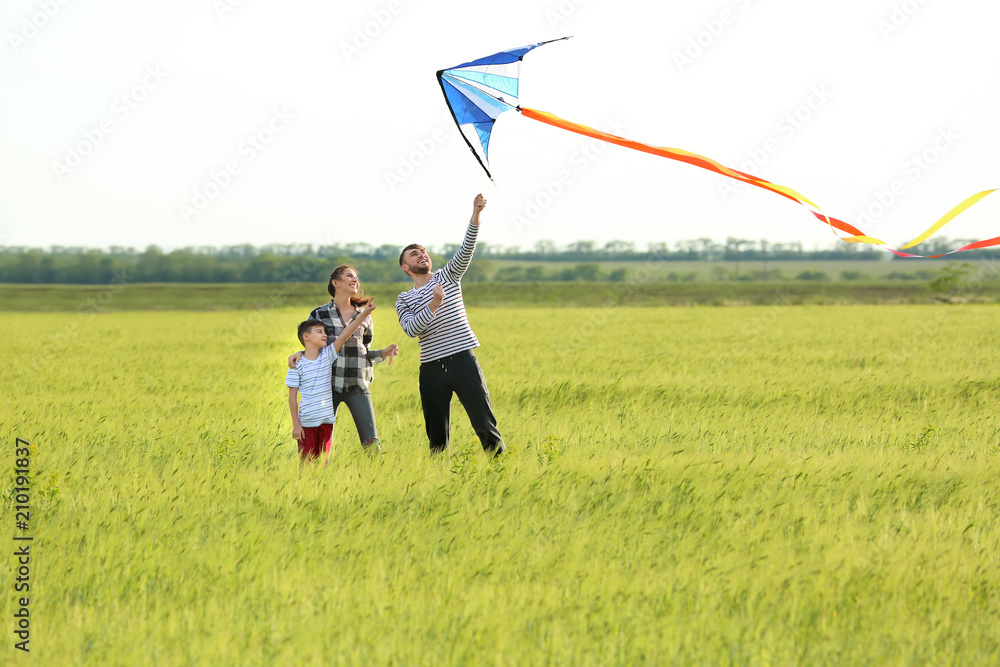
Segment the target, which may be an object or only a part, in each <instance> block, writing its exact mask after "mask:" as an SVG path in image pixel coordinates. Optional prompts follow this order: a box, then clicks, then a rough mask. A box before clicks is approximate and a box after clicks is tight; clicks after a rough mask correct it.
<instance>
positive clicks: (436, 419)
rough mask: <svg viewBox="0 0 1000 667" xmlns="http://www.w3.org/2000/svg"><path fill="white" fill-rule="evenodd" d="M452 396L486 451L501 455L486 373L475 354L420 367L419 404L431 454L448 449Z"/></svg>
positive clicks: (501, 447)
mask: <svg viewBox="0 0 1000 667" xmlns="http://www.w3.org/2000/svg"><path fill="white" fill-rule="evenodd" d="M452 393H454V394H456V395H457V396H458V400H459V401H461V402H462V406H463V407H465V411H466V413H468V415H469V421H470V422H471V423H472V428H473V429H475V431H476V435H477V436H479V441H480V442H481V443H483V449H485V450H486V451H488V452H493V453H494V454H495V455H499V454H502V453H503V451H504V449H505V445H504V442H503V438H502V437H501V436H500V431H498V430H497V420H496V417H494V416H493V405H492V404H491V403H490V391H489V389H487V388H486V378H485V377H483V369H482V368H480V367H479V361H478V360H477V359H476V355H474V354H472V350H466V351H465V352H458V353H456V354H453V355H451V356H449V357H444V358H443V359H437V360H435V361H428V362H426V363H423V364H420V402H421V403H422V404H423V407H424V424H425V425H426V427H427V439H428V440H430V445H431V451H432V452H440V451H444V450H445V449H447V448H448V437H449V434H450V432H451V395H452Z"/></svg>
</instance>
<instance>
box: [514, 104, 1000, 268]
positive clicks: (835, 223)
mask: <svg viewBox="0 0 1000 667" xmlns="http://www.w3.org/2000/svg"><path fill="white" fill-rule="evenodd" d="M518 111H520V112H521V115H523V116H526V117H528V118H531V119H533V120H537V121H540V122H542V123H546V124H548V125H552V126H554V127H559V128H562V129H564V130H569V131H570V132H575V133H576V134H582V135H584V136H587V137H591V138H594V139H599V140H601V141H606V142H608V143H611V144H615V145H618V146H622V147H624V148H630V149H632V150H636V151H640V152H643V153H650V154H651V155H658V156H660V157H665V158H668V159H671V160H677V161H679V162H685V163H687V164H690V165H692V166H695V167H700V168H701V169H707V170H708V171H712V172H715V173H717V174H721V175H723V176H726V177H728V178H732V179H734V180H737V181H741V182H743V183H748V184H750V185H753V186H755V187H758V188H761V189H764V190H768V191H770V192H773V193H775V194H778V195H781V196H782V197H786V198H787V199H791V200H792V201H794V202H796V203H797V204H800V205H801V206H804V207H805V208H806V209H807V210H808V211H809V212H810V213H812V215H813V216H814V217H816V218H817V219H818V220H820V221H821V222H825V223H826V224H828V225H829V226H830V228H831V231H833V234H834V236H836V237H837V238H838V239H840V240H841V241H846V242H848V243H868V244H871V245H875V246H880V247H882V248H885V249H886V250H888V251H889V252H891V253H893V254H894V255H897V256H899V257H944V256H945V255H950V254H952V253H956V252H962V251H963V250H973V249H979V248H988V247H992V246H997V245H1000V236H997V237H995V238H992V239H986V240H984V241H977V242H975V243H970V244H968V245H966V246H963V247H961V248H957V249H955V250H951V251H949V252H946V253H943V254H941V255H915V254H912V253H908V252H903V250H904V249H906V248H912V247H913V246H915V245H919V244H920V243H923V242H924V241H926V240H927V239H929V238H930V237H931V236H933V235H934V234H936V233H937V232H938V231H940V229H941V228H942V227H944V226H945V225H946V224H948V223H949V222H951V221H952V220H953V219H955V218H956V217H958V216H959V215H961V214H962V213H963V212H965V211H966V210H968V209H969V208H971V207H972V206H973V205H975V204H977V203H978V202H979V201H981V200H982V199H983V198H984V197H986V196H987V195H989V194H990V193H992V192H996V190H997V189H996V188H994V189H992V190H984V191H983V192H979V193H976V194H974V195H972V196H971V197H968V198H967V199H966V200H965V201H963V202H961V203H960V204H958V205H957V206H955V207H954V208H953V209H951V211H949V212H948V213H946V214H945V215H944V216H943V217H942V218H941V219H940V220H938V221H937V222H935V223H934V224H933V225H931V226H930V227H929V228H928V229H927V231H925V232H924V233H923V234H921V235H919V236H918V237H916V238H915V239H914V240H913V241H911V242H910V243H908V244H906V245H904V246H903V247H902V248H892V247H890V246H889V245H888V244H886V243H885V242H884V241H881V240H879V239H877V238H873V237H871V236H868V235H867V234H865V233H864V232H862V231H861V230H859V229H858V228H857V227H855V226H854V225H851V224H849V223H846V222H844V221H843V220H839V219H837V218H834V217H830V216H828V215H826V214H825V213H823V211H822V210H820V208H819V206H817V205H816V204H814V203H813V202H811V201H810V200H809V199H807V198H806V197H804V196H803V195H801V194H799V193H798V192H796V191H795V190H793V189H792V188H789V187H786V186H784V185H778V184H777V183H771V182H769V181H765V180H764V179H763V178H759V177H757V176H754V175H753V174H748V173H746V172H742V171H739V170H736V169H731V168H729V167H727V166H725V165H723V164H720V163H719V162H716V161H715V160H713V159H711V158H709V157H705V156H704V155H698V154H697V153H692V152H690V151H686V150H683V149H681V148H668V147H664V146H652V145H650V144H645V143H642V142H640V141H633V140H631V139H625V138H623V137H619V136H616V135H613V134H608V133H607V132H601V131H600V130H595V129H594V128H592V127H588V126H586V125H580V124H579V123H574V122H572V121H568V120H565V119H563V118H560V117H559V116H556V115H555V114H551V113H549V112H547V111H538V110H537V109H530V108H527V107H518ZM835 230H840V231H842V232H844V233H845V234H848V235H849V236H846V237H844V236H840V235H838V234H837V232H836V231H835Z"/></svg>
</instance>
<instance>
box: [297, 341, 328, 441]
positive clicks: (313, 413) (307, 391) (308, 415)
mask: <svg viewBox="0 0 1000 667" xmlns="http://www.w3.org/2000/svg"><path fill="white" fill-rule="evenodd" d="M336 360H337V351H336V350H334V349H333V345H327V346H326V347H324V348H323V349H322V350H320V351H319V356H318V357H316V358H315V359H306V357H305V355H303V356H302V358H301V359H299V363H298V364H296V365H295V368H289V369H288V375H286V376H285V386H286V387H292V388H294V389H298V390H299V423H300V424H301V425H302V427H303V428H313V427H316V426H319V425H320V424H332V423H333V422H334V420H335V419H336V415H337V413H335V412H334V411H333V392H332V391H331V389H330V383H331V381H332V380H331V377H332V375H333V362H334V361H336Z"/></svg>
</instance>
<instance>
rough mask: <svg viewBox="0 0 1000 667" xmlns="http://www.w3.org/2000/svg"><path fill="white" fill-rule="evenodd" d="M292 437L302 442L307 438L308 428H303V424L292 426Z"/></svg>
mask: <svg viewBox="0 0 1000 667" xmlns="http://www.w3.org/2000/svg"><path fill="white" fill-rule="evenodd" d="M292 437H293V438H295V439H296V440H298V441H299V442H302V441H303V440H305V439H306V430H305V429H304V428H302V425H301V424H295V425H294V426H292Z"/></svg>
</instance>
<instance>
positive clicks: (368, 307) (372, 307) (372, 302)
mask: <svg viewBox="0 0 1000 667" xmlns="http://www.w3.org/2000/svg"><path fill="white" fill-rule="evenodd" d="M374 311H375V297H372V298H371V299H369V300H368V304H367V305H366V306H365V309H364V310H363V311H361V317H362V318H365V317H368V316H369V315H371V314H372V313H373V312H374Z"/></svg>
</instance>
